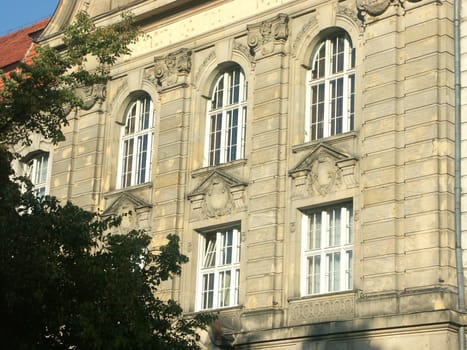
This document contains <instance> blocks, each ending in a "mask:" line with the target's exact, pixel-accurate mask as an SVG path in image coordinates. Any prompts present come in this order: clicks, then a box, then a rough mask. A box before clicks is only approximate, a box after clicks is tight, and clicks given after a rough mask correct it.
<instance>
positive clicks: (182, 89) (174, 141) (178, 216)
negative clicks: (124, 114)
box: [152, 49, 192, 298]
mask: <svg viewBox="0 0 467 350" xmlns="http://www.w3.org/2000/svg"><path fill="white" fill-rule="evenodd" d="M191 54H192V52H191V51H190V50H188V49H180V50H177V51H176V52H173V53H170V54H168V55H165V56H159V57H155V59H154V62H155V67H154V71H153V73H152V74H153V77H154V79H155V82H156V83H157V85H158V89H159V96H160V110H159V111H158V114H159V115H158V116H156V120H158V122H159V125H156V131H157V135H156V138H155V152H156V155H155V158H154V159H155V165H153V172H152V173H153V176H152V178H153V182H154V191H155V192H154V201H153V205H154V210H155V212H154V217H153V219H154V222H153V225H152V227H153V228H154V230H153V233H154V241H153V244H155V245H156V246H158V245H160V244H163V243H164V242H165V237H166V236H167V235H168V234H178V235H181V234H182V232H183V228H184V227H183V222H184V220H183V218H184V204H185V197H184V196H185V193H186V174H187V164H186V163H187V152H188V151H187V149H188V124H189V107H190V106H189V104H190V100H191V90H190V89H189V85H188V76H189V73H190V71H191ZM182 243H183V237H181V244H182ZM179 289H180V288H179V280H178V279H174V282H173V286H172V291H171V292H172V295H171V297H172V298H174V297H176V296H177V295H178V293H179Z"/></svg>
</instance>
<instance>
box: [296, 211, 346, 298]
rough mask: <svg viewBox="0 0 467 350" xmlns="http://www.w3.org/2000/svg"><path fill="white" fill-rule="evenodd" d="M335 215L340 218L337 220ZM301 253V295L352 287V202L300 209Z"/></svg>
mask: <svg viewBox="0 0 467 350" xmlns="http://www.w3.org/2000/svg"><path fill="white" fill-rule="evenodd" d="M337 217H340V220H339V221H338V220H337V219H336V218H337ZM336 222H337V223H338V225H336ZM301 256H302V263H301V276H302V277H301V288H300V289H301V295H302V296H307V295H318V294H326V293H335V292H341V291H346V290H351V289H352V288H353V280H352V279H353V209H352V203H351V202H344V203H338V204H333V205H328V206H322V207H318V208H313V209H309V210H305V211H304V212H303V215H302V254H301ZM337 258H338V259H337ZM333 262H334V263H335V264H333Z"/></svg>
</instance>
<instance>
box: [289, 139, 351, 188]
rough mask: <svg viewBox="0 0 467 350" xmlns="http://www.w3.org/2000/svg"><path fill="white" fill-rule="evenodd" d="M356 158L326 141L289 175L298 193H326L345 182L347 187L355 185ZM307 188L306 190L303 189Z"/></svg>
mask: <svg viewBox="0 0 467 350" xmlns="http://www.w3.org/2000/svg"><path fill="white" fill-rule="evenodd" d="M355 165H356V159H355V158H354V157H352V156H350V155H348V154H346V153H343V152H341V151H339V150H338V149H336V148H334V147H332V146H329V145H327V144H325V143H320V144H318V145H316V146H315V147H314V148H313V150H312V151H311V152H310V153H309V154H308V155H307V156H306V157H305V158H303V159H302V160H301V161H300V162H299V163H298V164H297V165H296V166H295V167H294V168H293V169H292V170H290V171H289V175H290V176H291V177H292V179H293V181H294V184H295V189H296V193H297V194H303V193H306V192H309V193H311V194H319V195H322V196H324V195H326V194H328V193H330V192H332V191H333V190H335V189H336V188H339V187H340V186H341V185H342V183H344V184H345V185H346V186H347V188H350V187H353V186H354V185H355V176H354V173H355ZM304 189H306V191H303V190H304Z"/></svg>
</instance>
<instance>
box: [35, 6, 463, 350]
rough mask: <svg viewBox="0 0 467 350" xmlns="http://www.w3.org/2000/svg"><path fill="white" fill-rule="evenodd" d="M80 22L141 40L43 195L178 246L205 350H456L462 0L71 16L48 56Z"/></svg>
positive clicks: (91, 106)
mask: <svg viewBox="0 0 467 350" xmlns="http://www.w3.org/2000/svg"><path fill="white" fill-rule="evenodd" d="M79 10H86V11H88V13H90V14H91V16H93V17H94V18H95V21H96V23H97V24H98V25H105V24H108V23H112V22H115V21H118V19H119V16H120V13H121V11H130V12H132V13H133V14H134V15H135V17H136V19H137V21H138V24H139V25H140V27H141V29H142V31H143V32H144V35H142V36H141V38H140V40H139V41H138V43H137V44H135V45H134V47H133V51H132V54H131V55H130V56H128V57H124V58H122V59H121V60H119V62H118V63H117V64H116V65H115V66H114V67H113V68H112V71H111V76H112V78H111V80H110V81H109V82H108V83H107V85H106V86H94V87H92V88H89V89H85V90H83V91H80V93H81V94H82V96H83V97H84V98H85V101H86V108H85V109H84V110H81V111H72V112H71V113H70V115H69V125H68V126H67V127H66V128H65V129H64V133H65V136H66V140H65V141H64V142H62V143H60V144H59V145H57V146H56V147H54V149H53V150H50V155H49V157H50V164H51V165H50V167H49V172H48V174H47V175H48V180H47V181H48V182H47V183H48V186H47V189H48V191H49V192H50V193H51V194H52V195H55V196H57V197H58V198H59V199H60V200H62V201H66V200H71V201H73V202H74V203H75V204H78V205H80V206H83V207H84V208H87V209H90V210H95V211H100V212H102V213H103V214H114V213H126V212H130V211H131V212H132V215H130V216H127V217H125V220H124V222H123V225H122V228H121V229H122V232H123V231H125V230H127V229H128V228H130V227H135V226H137V227H140V228H144V229H146V230H148V232H150V234H151V235H152V236H153V237H154V240H153V244H154V247H157V246H158V245H160V244H162V243H163V242H164V240H165V237H166V235H167V234H169V233H176V234H178V235H179V236H180V238H181V244H182V251H183V253H184V254H186V255H187V256H188V257H189V259H190V261H189V263H187V264H186V265H185V266H184V267H183V272H182V275H181V276H180V278H177V279H175V280H173V281H172V283H171V284H167V285H165V286H164V290H163V291H162V294H163V295H164V296H166V297H172V298H175V299H176V300H178V301H179V302H180V304H181V306H182V307H183V309H184V310H185V311H186V312H187V314H188V315H189V314H192V313H195V312H200V311H204V310H210V311H215V312H218V314H219V322H218V325H217V326H218V327H215V329H212V330H211V331H210V332H209V334H206V335H205V337H204V338H203V342H204V344H205V346H206V347H207V348H222V347H224V348H228V347H229V346H234V348H235V349H290V350H292V349H294V350H299V349H300V350H304V349H310V350H318V349H319V350H324V349H342V350H344V349H346V350H347V349H349V350H350V349H363V350H370V349H371V350H386V349H387V350H396V349H408V348H414V349H458V348H459V347H458V346H459V341H460V339H462V338H463V328H462V327H463V326H464V325H465V324H466V322H467V319H466V315H465V314H464V312H463V310H462V309H461V308H460V307H459V301H458V299H459V298H458V290H459V289H458V280H457V277H458V276H459V274H458V271H461V274H463V267H462V266H460V267H459V266H458V265H459V264H458V262H457V261H456V255H455V252H456V243H458V242H457V241H456V239H455V233H454V231H455V224H454V223H455V209H454V176H455V162H454V157H453V153H454V141H455V132H454V131H455V124H454V109H455V108H454V60H453V57H454V39H453V1H452V0H255V1H252V0H230V1H220V0H203V1H202V0H167V1H159V0H157V1H149V0H146V1H145V0H135V1H131V0H126V1H125V0H119V1H117V0H105V1H104V0H99V1H97V0H96V1H85V0H76V1H71V0H61V1H60V2H59V5H58V7H57V9H56V12H55V14H54V16H53V17H52V19H51V21H50V23H49V24H48V26H47V27H46V29H45V31H44V32H43V34H42V37H41V43H43V44H49V45H60V42H61V30H62V29H63V28H64V27H65V26H66V25H67V24H69V23H71V22H72V20H73V16H74V15H75V14H76V13H77V11H79ZM463 11H465V9H464V10H463ZM463 30H464V32H465V28H464V27H463ZM465 35H466V34H465V33H464V36H465ZM464 40H465V39H464ZM465 52H466V51H465V48H464V51H463V54H464V56H465ZM465 57H467V56H465ZM463 79H464V80H465V76H463ZM465 81H467V80H465ZM464 142H465V141H464ZM464 157H465V155H464ZM464 162H465V160H464ZM464 172H465V173H466V174H467V171H464ZM464 181H465V179H464ZM463 200H464V201H465V198H464V199H463ZM465 207H466V206H464V208H465ZM462 215H463V217H464V219H465V218H467V216H466V214H465V213H463V214H462ZM464 227H467V226H466V225H464ZM456 276H457V277H456Z"/></svg>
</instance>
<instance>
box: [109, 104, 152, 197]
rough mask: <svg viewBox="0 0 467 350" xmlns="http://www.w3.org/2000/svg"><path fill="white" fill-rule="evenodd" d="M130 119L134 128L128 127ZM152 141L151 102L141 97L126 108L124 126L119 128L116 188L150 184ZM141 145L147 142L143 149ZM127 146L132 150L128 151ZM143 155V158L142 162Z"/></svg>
mask: <svg viewBox="0 0 467 350" xmlns="http://www.w3.org/2000/svg"><path fill="white" fill-rule="evenodd" d="M146 117H147V119H146V120H145V118H146ZM132 120H133V121H134V126H132V125H131V122H132ZM145 121H147V123H146V125H144V122H145ZM153 139H154V106H153V102H152V99H151V98H150V97H149V96H148V95H141V96H138V97H137V98H136V99H134V100H133V101H131V102H130V104H129V105H128V107H127V109H126V112H125V119H124V125H123V126H122V128H121V134H120V151H119V161H118V172H117V187H118V188H125V187H130V186H136V185H140V184H143V183H147V182H149V181H150V178H151V164H152V144H153ZM144 142H146V147H143V146H144ZM130 145H131V147H132V149H131V151H130V150H129V149H127V147H130ZM144 153H145V157H146V158H145V159H142V157H143V156H144Z"/></svg>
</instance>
